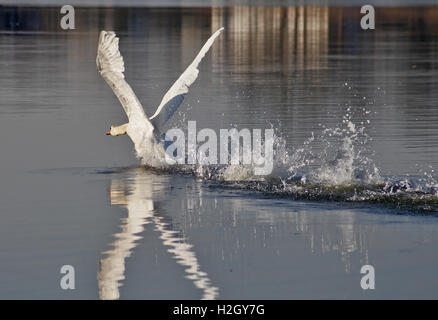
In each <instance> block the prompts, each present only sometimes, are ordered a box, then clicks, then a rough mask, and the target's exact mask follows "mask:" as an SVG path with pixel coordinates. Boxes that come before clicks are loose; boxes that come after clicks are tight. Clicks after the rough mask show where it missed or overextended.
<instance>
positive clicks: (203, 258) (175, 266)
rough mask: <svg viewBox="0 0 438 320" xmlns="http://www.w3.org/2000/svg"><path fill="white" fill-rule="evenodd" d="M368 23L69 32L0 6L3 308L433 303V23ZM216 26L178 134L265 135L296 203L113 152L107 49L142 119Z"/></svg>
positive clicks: (120, 22) (437, 46)
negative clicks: (41, 302) (177, 301)
mask: <svg viewBox="0 0 438 320" xmlns="http://www.w3.org/2000/svg"><path fill="white" fill-rule="evenodd" d="M360 17H361V15H360V13H359V8H354V7H353V8H340V7H331V8H329V7H308V8H306V7H289V8H286V7H282V8H280V7H269V8H259V7H229V8H214V9H210V8H186V9H179V8H171V9H169V8H167V9H147V8H131V9H126V8H119V9H114V8H106V9H103V8H101V9H97V8H76V30H74V31H64V30H61V29H60V27H59V18H60V14H59V11H58V9H57V8H53V9H42V8H41V9H30V8H16V7H1V8H0V70H1V77H0V137H1V150H2V151H1V165H0V176H1V180H0V219H1V223H0V235H1V236H0V237H1V238H0V298H42V299H46V298H62V299H65V298H67V299H68V298H86V299H88V298H91V299H97V298H102V299H107V298H117V297H120V298H126V299H127V298H148V299H157V298H187V299H200V298H209V299H216V298H221V299H227V298H230V299H232V298H248V299H251V298H280V299H283V298H284V299H286V298H365V299H366V298H437V295H436V291H435V288H436V286H437V285H438V279H437V277H436V275H435V270H436V266H437V262H438V256H437V254H436V249H435V248H436V245H437V243H438V235H437V230H438V220H437V219H436V215H435V214H434V211H435V209H436V206H435V205H436V188H437V182H436V178H437V176H436V173H435V171H434V168H437V167H438V163H437V162H438V139H437V138H438V108H437V103H438V63H437V58H438V28H437V27H438V19H437V17H438V7H417V8H397V7H395V8H379V9H378V10H376V29H375V30H368V31H364V30H361V29H360V25H359V21H360ZM221 26H224V27H225V32H224V34H223V35H222V36H221V38H219V39H218V41H217V42H216V43H215V45H214V46H213V47H212V49H211V51H210V52H209V53H208V54H207V55H206V57H205V59H204V60H203V62H202V64H201V65H200V76H199V78H198V80H197V82H195V84H194V85H193V86H192V87H191V90H190V93H189V95H188V96H187V97H186V100H185V101H184V103H183V105H182V107H181V110H180V113H179V114H178V115H177V116H176V117H175V118H174V119H173V120H172V123H171V124H170V125H169V127H172V126H175V127H180V128H185V127H186V125H187V121H188V120H196V121H197V127H198V128H212V129H214V130H219V129H221V128H230V127H232V126H236V127H237V128H250V129H251V128H271V127H273V128H275V130H276V134H277V136H278V137H279V138H278V141H277V142H278V143H279V144H282V147H278V150H279V151H278V152H279V154H280V155H281V156H280V157H279V158H281V159H280V160H284V161H280V160H277V162H276V166H277V167H282V168H283V169H284V167H287V169H290V171H288V173H289V174H290V175H291V176H294V177H302V176H304V177H306V179H308V181H310V182H312V183H311V184H309V185H306V184H304V190H302V189H300V190H301V191H299V192H298V197H291V195H297V194H296V193H295V194H294V193H293V192H295V191H296V187H297V186H296V185H293V184H291V185H290V186H292V187H293V188H292V189H288V190H287V191H289V192H286V193H285V192H277V191H279V190H274V192H270V191H272V189H273V188H272V185H268V186H267V187H266V186H265V187H263V186H262V187H260V185H257V186H256V187H253V186H252V185H249V186H248V184H242V183H237V185H236V184H235V183H233V184H232V185H231V186H230V185H229V184H222V183H216V182H211V181H204V180H202V179H200V178H199V177H198V178H195V177H193V176H190V175H179V174H170V173H163V172H157V171H154V170H150V169H145V168H141V167H138V163H139V161H138V160H137V159H136V158H135V154H134V151H133V146H132V143H131V142H130V140H129V138H128V137H118V138H113V137H107V136H105V134H104V133H105V132H106V131H107V130H108V128H109V126H110V125H111V124H122V123H124V122H126V116H125V115H124V113H123V110H122V108H121V107H120V105H119V104H118V102H117V101H116V98H115V97H114V96H113V94H112V93H111V90H110V89H109V88H108V86H107V85H106V84H105V82H104V81H103V80H102V79H101V78H100V76H99V74H98V72H97V70H96V67H95V56H96V47H97V37H98V33H99V31H100V30H102V29H106V30H115V31H116V32H117V33H118V34H119V35H120V37H121V41H120V47H121V52H122V54H123V56H124V59H125V65H126V73H125V74H126V78H127V79H128V81H129V83H130V84H131V86H132V87H133V89H134V90H135V92H136V94H137V95H138V97H139V98H140V100H141V101H142V103H143V106H144V109H145V111H146V113H147V114H149V115H151V114H153V112H154V111H155V108H156V107H157V105H158V104H159V102H160V100H161V97H162V96H163V95H164V93H165V92H166V90H167V89H168V88H169V87H170V85H171V84H172V82H173V81H174V80H175V79H176V78H177V77H178V76H179V75H180V73H181V72H182V71H183V70H184V68H185V67H186V66H187V65H188V64H189V63H190V62H191V60H192V59H193V57H194V55H195V54H196V53H197V51H198V50H199V48H200V47H201V46H202V44H203V43H204V41H205V40H206V39H207V38H208V37H209V35H210V34H211V33H212V32H214V31H215V30H217V29H218V28H219V27H221ZM352 128H353V129H352ZM312 137H313V138H312ZM280 151H281V152H283V153H281V152H280ZM376 175H378V176H379V179H377V180H378V181H377V180H376V181H377V182H376V181H374V180H373V179H374V178H375V176H376ZM281 177H283V178H284V176H281ZM371 180H372V181H371ZM371 182H372V183H371ZM300 183H302V181H300ZM351 183H353V185H354V186H356V187H353V189H351ZM369 184H371V185H372V186H374V187H373V188H380V189H379V190H378V193H377V194H372V192H374V189H372V188H371V187H368V185H369ZM357 185H359V187H357ZM364 186H366V187H364ZM230 187H231V188H230ZM294 188H295V189H294ZM315 188H316V189H315ZM323 188H327V189H324V190H328V191H327V192H328V193H329V194H331V195H335V198H336V199H335V200H342V201H326V200H333V199H332V198H333V197H324V196H318V195H321V194H323V193H324V192H325V191H324V190H322V189H323ZM345 188H350V189H349V190H350V191H348V192H345ZM360 188H365V191H366V192H365V193H366V194H361V193H360V191H358V190H359V189H360ZM254 189H256V190H261V191H263V192H255V191H254ZM339 189H341V190H340V191H339ZM351 190H353V194H350V193H349V192H351ZM399 190H401V192H399ZM268 191H269V192H268ZM280 191H284V190H280ZM309 192H310V193H312V192H313V193H315V194H316V195H317V196H316V197H314V198H315V199H314V200H316V201H309V200H308V198H306V197H303V194H305V193H309ZM354 196H355V197H356V198H354V199H355V200H360V199H359V198H360V197H365V198H366V199H365V200H366V201H351V200H352V197H354ZM373 197H374V198H373ZM379 197H383V200H382V201H377V200H375V199H377V198H378V199H380V198H379ZM397 197H400V198H401V199H402V200H400V199H399V198H397ZM394 198H396V200H391V199H394ZM406 199H407V200H406ZM405 200H406V201H405ZM374 202H378V203H377V204H376V203H374ZM382 202H383V204H382ZM388 202H389V205H387V203H388ZM365 264H371V265H373V266H374V267H375V270H376V289H375V290H372V291H371V290H367V291H365V290H362V289H361V287H360V279H361V276H362V275H361V274H360V268H361V266H362V265H365ZM63 265H72V266H74V267H75V270H76V289H75V290H70V291H69V290H67V291H64V290H62V289H61V288H60V285H59V281H60V278H61V276H62V275H61V274H60V268H61V266H63Z"/></svg>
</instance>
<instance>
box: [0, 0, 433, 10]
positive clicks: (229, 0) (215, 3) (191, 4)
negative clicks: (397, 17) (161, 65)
mask: <svg viewBox="0 0 438 320" xmlns="http://www.w3.org/2000/svg"><path fill="white" fill-rule="evenodd" d="M67 4H69V5H72V6H78V7H121V8H123V7H145V8H148V7H150V8H154V7H157V8H167V7H170V8H181V7H185V8H196V7H198V8H210V7H236V6H249V7H289V6H293V7H295V6H305V7H311V6H326V7H361V6H363V5H366V4H367V5H372V6H375V7H411V6H412V7H419V6H438V1H437V0H418V1H416V0H367V1H363V0H310V1H302V0H270V1H267V0H211V1H205V0H146V1H145V0H127V1H123V2H120V1H114V0H91V1H87V0H70V1H59V0H34V1H30V0H24V1H20V0H18V1H17V0H3V1H0V7H1V6H15V7H17V6H18V7H59V6H63V5H67Z"/></svg>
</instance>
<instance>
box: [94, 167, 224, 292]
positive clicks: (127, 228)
mask: <svg viewBox="0 0 438 320" xmlns="http://www.w3.org/2000/svg"><path fill="white" fill-rule="evenodd" d="M131 173H133V175H131ZM167 179H169V178H168V177H165V176H159V175H155V174H151V173H148V172H146V171H144V170H142V169H140V168H138V169H136V170H134V171H130V176H129V177H127V178H125V179H112V180H111V188H110V197H111V205H119V206H122V207H124V208H126V209H127V211H128V216H127V217H126V218H123V219H122V225H121V229H122V230H121V232H119V233H117V234H114V238H115V239H116V240H114V242H113V243H112V244H111V247H112V249H111V250H108V251H105V252H103V254H105V255H106V256H105V257H104V258H102V259H101V260H100V266H99V272H98V276H97V278H98V287H99V297H100V299H102V300H108V299H118V298H120V293H119V287H120V286H122V280H124V279H125V260H126V258H128V257H129V256H130V255H131V253H132V251H133V249H134V248H135V247H136V246H137V241H138V240H140V239H141V238H142V236H141V232H143V231H144V226H145V225H146V224H149V223H152V224H154V226H155V230H157V231H158V232H159V233H160V239H161V240H163V244H164V245H165V246H166V247H167V251H168V252H169V253H170V254H171V255H172V257H173V258H174V259H175V260H176V262H177V263H178V264H180V265H182V266H184V267H187V268H185V269H184V271H185V273H186V278H187V279H189V280H191V281H192V282H193V284H194V285H195V286H196V287H197V288H199V289H201V290H202V299H204V300H211V299H215V298H217V296H218V288H216V287H214V286H213V285H212V284H211V281H210V279H209V277H208V274H207V273H205V272H203V271H201V267H200V265H199V261H198V259H197V258H196V254H195V252H193V251H192V245H190V244H189V243H187V240H186V239H185V238H184V237H183V236H182V235H181V232H180V231H179V230H174V229H173V227H172V223H171V220H169V219H170V218H168V217H164V215H163V213H162V212H161V211H159V210H157V201H154V199H157V197H159V196H160V194H162V193H163V192H164V190H163V186H165V185H167V183H166V181H164V180H167ZM160 188H161V189H160ZM169 221H170V222H169Z"/></svg>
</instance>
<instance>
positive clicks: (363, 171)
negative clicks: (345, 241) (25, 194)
mask: <svg viewBox="0 0 438 320" xmlns="http://www.w3.org/2000/svg"><path fill="white" fill-rule="evenodd" d="M358 113H360V114H358ZM369 114H370V111H369V110H367V108H366V107H362V106H361V107H358V108H352V107H351V106H347V107H346V108H345V112H344V114H343V116H342V117H341V121H340V123H338V124H337V125H335V126H333V127H326V126H324V125H320V127H321V131H320V132H319V133H316V134H315V133H312V135H311V136H310V137H308V138H307V139H305V140H304V142H303V144H302V145H301V146H299V147H295V148H293V147H290V146H288V145H287V139H286V138H285V137H283V136H282V135H281V132H280V131H279V129H278V128H277V129H274V132H275V134H274V144H273V147H274V157H273V161H274V164H273V168H274V169H273V171H272V173H271V174H270V175H268V176H257V175H255V174H254V168H255V165H254V164H251V165H243V164H234V165H181V166H177V167H172V168H170V169H169V168H167V169H166V170H171V171H173V172H178V173H183V174H191V175H194V176H196V177H197V178H198V179H201V180H203V181H205V182H206V183H209V184H210V185H219V186H221V187H232V188H239V189H249V190H255V191H260V192H264V193H269V194H277V195H282V196H288V197H291V198H293V199H308V200H330V201H346V202H359V203H360V202H368V203H380V204H385V205H390V206H395V207H397V208H401V209H407V210H409V211H421V212H438V182H437V179H436V178H435V176H434V174H435V172H434V169H433V168H431V167H430V166H429V167H427V168H422V169H421V170H420V169H419V171H420V172H421V175H418V176H415V177H410V176H408V175H407V176H403V177H391V176H386V177H384V176H382V175H381V173H380V170H379V168H378V165H377V164H376V163H375V161H374V160H373V156H374V151H373V150H372V148H371V146H370V142H372V137H371V136H370V135H369V133H368V130H369V127H370V125H371V121H370V120H369V119H368V118H367V116H368V115H369ZM357 118H359V119H365V120H362V121H359V122H358V121H355V120H354V119H357ZM271 127H273V126H272V125H271ZM240 156H241V159H242V156H243V155H242V154H241V155H240ZM241 163H242V161H241Z"/></svg>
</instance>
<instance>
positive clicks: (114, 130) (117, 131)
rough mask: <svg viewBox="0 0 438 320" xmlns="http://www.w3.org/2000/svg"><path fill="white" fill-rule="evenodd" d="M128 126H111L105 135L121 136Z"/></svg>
mask: <svg viewBox="0 0 438 320" xmlns="http://www.w3.org/2000/svg"><path fill="white" fill-rule="evenodd" d="M127 126H128V124H123V125H121V126H111V128H110V129H109V131H108V132H107V133H106V135H107V136H110V135H111V136H114V137H115V136H121V135H123V134H126V128H127Z"/></svg>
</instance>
